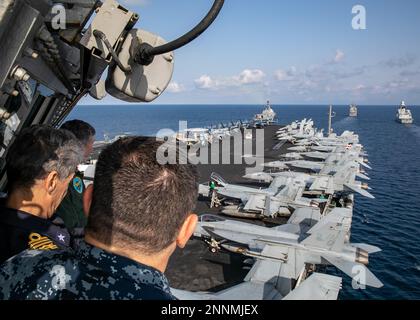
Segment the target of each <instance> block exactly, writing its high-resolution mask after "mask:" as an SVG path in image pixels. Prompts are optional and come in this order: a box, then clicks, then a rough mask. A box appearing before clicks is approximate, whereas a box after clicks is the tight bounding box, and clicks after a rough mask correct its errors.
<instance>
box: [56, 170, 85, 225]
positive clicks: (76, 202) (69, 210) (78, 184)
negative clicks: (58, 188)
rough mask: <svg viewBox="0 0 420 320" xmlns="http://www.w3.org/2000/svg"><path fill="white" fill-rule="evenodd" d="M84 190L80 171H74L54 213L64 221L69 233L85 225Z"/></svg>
mask: <svg viewBox="0 0 420 320" xmlns="http://www.w3.org/2000/svg"><path fill="white" fill-rule="evenodd" d="M84 191H85V184H84V183H83V175H82V173H81V172H76V174H75V175H74V178H73V179H72V180H71V181H70V183H69V188H68V191H67V195H66V196H65V197H64V199H63V201H62V202H61V204H60V206H59V207H58V209H57V211H56V215H57V216H58V217H60V218H61V219H62V220H63V221H64V225H65V227H66V228H67V229H68V230H69V231H70V233H72V231H74V230H75V229H79V228H85V227H86V225H87V217H86V216H85V214H84V212H83V193H84Z"/></svg>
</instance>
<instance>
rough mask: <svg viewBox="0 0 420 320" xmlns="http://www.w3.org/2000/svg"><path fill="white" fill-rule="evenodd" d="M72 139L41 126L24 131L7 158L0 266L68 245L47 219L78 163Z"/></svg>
mask: <svg viewBox="0 0 420 320" xmlns="http://www.w3.org/2000/svg"><path fill="white" fill-rule="evenodd" d="M82 155H83V153H82V149H81V147H80V144H79V142H78V141H77V139H76V137H75V136H74V135H73V134H72V133H71V132H68V131H64V130H58V129H53V128H49V127H45V126H33V127H30V128H26V129H24V130H23V131H22V132H21V134H19V136H18V137H17V138H16V140H15V141H14V143H13V144H12V145H11V147H10V148H9V151H8V154H7V157H6V172H7V177H8V191H9V192H8V196H7V197H6V198H5V199H3V200H2V203H1V204H0V263H3V262H4V261H5V260H7V259H9V258H10V257H12V256H14V255H15V254H17V253H19V252H21V251H23V250H25V249H30V250H56V249H59V248H65V247H67V246H68V245H69V241H70V236H69V233H68V231H67V230H66V229H65V228H60V227H57V226H55V225H53V224H52V222H51V217H52V215H53V213H54V212H55V210H56V208H57V207H58V205H59V204H60V202H61V201H62V199H63V198H64V196H65V194H66V192H67V188H68V184H69V182H70V180H71V179H72V178H73V175H74V172H75V170H76V167H77V165H78V163H80V161H81V159H82Z"/></svg>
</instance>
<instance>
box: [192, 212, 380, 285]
mask: <svg viewBox="0 0 420 320" xmlns="http://www.w3.org/2000/svg"><path fill="white" fill-rule="evenodd" d="M351 216H352V214H351V210H350V211H349V210H347V209H334V210H333V211H332V212H331V213H329V214H328V215H327V216H325V217H323V218H322V219H321V220H320V221H319V222H318V223H317V224H315V226H313V227H312V228H311V229H310V230H309V231H307V233H306V234H304V235H299V234H295V233H290V232H286V231H283V230H282V228H281V227H282V226H280V227H274V228H267V227H261V226H256V225H252V224H248V223H243V222H239V221H233V220H224V219H220V218H218V219H217V221H214V220H213V221H209V220H211V219H208V218H206V217H202V218H201V220H200V222H199V223H198V226H197V228H196V230H195V233H194V235H195V236H196V237H201V238H204V239H207V242H208V243H209V244H210V245H212V246H213V247H215V246H217V248H219V247H222V248H224V249H226V250H228V251H232V252H236V253H240V254H242V255H244V256H248V257H253V258H257V259H260V260H264V261H276V262H279V263H280V264H279V265H278V268H277V270H278V276H279V277H283V278H288V279H297V278H298V277H299V275H300V274H301V272H302V270H303V269H304V268H305V265H306V264H312V265H334V266H335V267H337V268H338V269H340V270H341V271H343V272H344V273H345V274H347V275H348V276H350V277H351V278H353V279H354V280H355V281H356V282H357V283H358V284H360V285H362V286H365V285H368V286H372V287H375V288H380V287H382V286H383V284H382V282H381V281H380V280H379V279H377V278H376V276H375V275H374V274H373V273H371V272H370V270H369V269H368V268H367V267H366V265H367V264H368V262H369V254H373V253H376V252H379V251H381V249H379V248H377V247H375V246H371V245H367V244H352V243H348V242H346V235H347V233H348V230H349V228H350V225H351ZM208 239H210V240H208Z"/></svg>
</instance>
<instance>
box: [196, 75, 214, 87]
mask: <svg viewBox="0 0 420 320" xmlns="http://www.w3.org/2000/svg"><path fill="white" fill-rule="evenodd" d="M194 83H195V85H196V86H197V88H199V89H215V88H216V87H218V82H217V81H214V80H213V79H212V78H211V77H210V76H208V75H206V74H205V75H202V76H201V77H200V78H198V79H196V80H195V81H194Z"/></svg>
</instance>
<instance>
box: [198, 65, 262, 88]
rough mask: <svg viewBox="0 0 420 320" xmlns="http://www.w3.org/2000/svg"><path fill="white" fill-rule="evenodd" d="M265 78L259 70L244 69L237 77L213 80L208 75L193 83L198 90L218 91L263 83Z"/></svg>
mask: <svg viewBox="0 0 420 320" xmlns="http://www.w3.org/2000/svg"><path fill="white" fill-rule="evenodd" d="M265 76H266V75H265V73H264V72H263V71H261V70H259V69H245V70H243V71H242V72H241V73H240V74H239V75H236V76H231V77H225V78H220V79H213V78H212V77H210V76H209V75H202V76H201V77H200V78H198V79H196V80H195V81H194V83H195V85H196V87H197V88H199V89H209V90H218V89H224V88H228V87H241V86H244V85H251V84H259V83H263V81H264V78H265Z"/></svg>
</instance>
